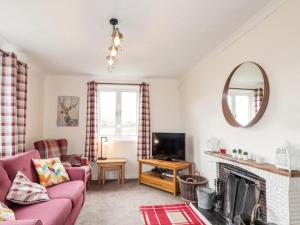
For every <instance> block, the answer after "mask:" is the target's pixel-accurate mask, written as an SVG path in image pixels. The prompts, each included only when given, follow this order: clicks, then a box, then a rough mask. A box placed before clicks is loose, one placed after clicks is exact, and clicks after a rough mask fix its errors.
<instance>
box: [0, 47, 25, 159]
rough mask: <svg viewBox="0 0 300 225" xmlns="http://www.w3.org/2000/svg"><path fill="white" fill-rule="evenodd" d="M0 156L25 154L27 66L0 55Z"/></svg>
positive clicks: (9, 54) (6, 55) (7, 55)
mask: <svg viewBox="0 0 300 225" xmlns="http://www.w3.org/2000/svg"><path fill="white" fill-rule="evenodd" d="M0 60H1V67H0V71H1V84H0V87H1V100H0V101H1V114H0V122H1V136H0V142H1V157H6V156H12V155H16V154H18V153H20V152H24V151H25V133H26V103H27V71H28V70H27V65H26V64H23V63H21V62H19V61H18V60H17V56H16V55H15V54H14V53H8V54H6V53H4V52H0Z"/></svg>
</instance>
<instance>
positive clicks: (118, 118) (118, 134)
mask: <svg viewBox="0 0 300 225" xmlns="http://www.w3.org/2000/svg"><path fill="white" fill-rule="evenodd" d="M97 88H98V91H97V92H98V103H97V104H98V105H100V104H101V103H100V101H101V100H100V99H101V98H100V95H101V92H115V93H116V115H115V135H106V134H101V129H100V127H101V125H100V122H101V120H100V116H101V107H99V117H98V121H99V122H98V128H99V132H98V133H99V138H100V137H108V138H109V139H110V140H116V141H137V138H138V128H139V99H140V98H139V97H140V96H139V95H140V91H139V90H140V89H139V86H129V85H99V86H98V87H97ZM122 92H133V93H136V115H137V116H136V134H135V135H122Z"/></svg>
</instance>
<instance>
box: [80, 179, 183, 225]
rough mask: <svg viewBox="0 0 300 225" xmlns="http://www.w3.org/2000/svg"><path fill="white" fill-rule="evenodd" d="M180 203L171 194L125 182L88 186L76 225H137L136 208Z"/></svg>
mask: <svg viewBox="0 0 300 225" xmlns="http://www.w3.org/2000/svg"><path fill="white" fill-rule="evenodd" d="M174 203H182V201H181V199H180V198H179V197H176V198H175V197H174V196H173V195H172V194H170V193H167V192H164V191H160V190H157V189H155V188H151V187H148V186H145V185H139V184H138V181H137V180H129V181H127V182H126V184H124V185H118V184H116V182H115V181H110V182H108V183H107V184H105V185H104V186H103V187H101V186H98V185H92V186H91V187H90V189H89V190H88V192H87V199H86V202H85V204H84V206H83V208H82V209H81V213H80V215H79V217H78V219H77V222H76V225H119V224H120V225H141V224H142V220H141V217H140V214H139V206H140V205H160V204H174Z"/></svg>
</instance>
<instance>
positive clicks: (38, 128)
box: [0, 36, 44, 149]
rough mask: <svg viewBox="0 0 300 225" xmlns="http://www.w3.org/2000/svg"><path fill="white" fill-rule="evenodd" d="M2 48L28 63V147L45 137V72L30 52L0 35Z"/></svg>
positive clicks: (30, 147)
mask: <svg viewBox="0 0 300 225" xmlns="http://www.w3.org/2000/svg"><path fill="white" fill-rule="evenodd" d="M0 48H1V49H3V50H5V51H7V52H14V53H16V55H17V57H18V59H19V60H21V61H23V62H25V63H27V65H28V80H27V83H28V84H27V85H28V86H27V118H26V123H27V126H26V149H32V148H33V142H34V141H36V140H39V139H42V138H43V105H44V73H43V72H42V71H41V70H40V69H39V68H38V67H37V65H36V64H35V63H34V62H32V61H31V58H30V57H29V56H28V54H26V53H24V52H23V51H22V50H20V49H19V48H18V47H16V46H15V45H13V44H11V43H10V42H9V41H7V40H6V39H4V38H3V37H1V36H0Z"/></svg>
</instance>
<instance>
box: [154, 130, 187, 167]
mask: <svg viewBox="0 0 300 225" xmlns="http://www.w3.org/2000/svg"><path fill="white" fill-rule="evenodd" d="M152 157H153V158H158V159H164V160H172V161H178V160H185V134H184V133H152Z"/></svg>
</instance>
